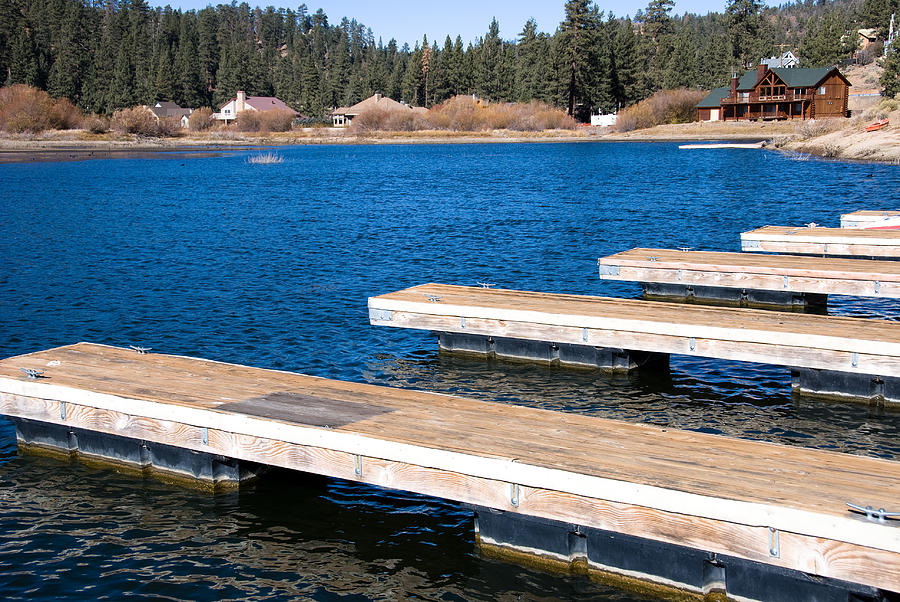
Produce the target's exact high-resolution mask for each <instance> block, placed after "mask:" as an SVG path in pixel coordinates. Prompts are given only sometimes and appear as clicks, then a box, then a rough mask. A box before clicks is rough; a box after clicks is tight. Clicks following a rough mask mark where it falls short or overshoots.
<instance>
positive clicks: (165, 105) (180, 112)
mask: <svg viewBox="0 0 900 602" xmlns="http://www.w3.org/2000/svg"><path fill="white" fill-rule="evenodd" d="M147 110H148V111H150V112H151V113H152V114H153V116H154V117H155V118H156V123H159V122H160V121H161V120H163V119H168V118H170V117H172V118H175V119H177V120H178V122H179V123H180V124H181V127H183V128H186V127H187V126H188V116H189V115H190V114H191V113H193V112H194V109H184V108H182V107H179V106H178V103H174V102H172V101H169V100H161V101H159V102H157V103H156V104H155V105H153V106H149V107H147Z"/></svg>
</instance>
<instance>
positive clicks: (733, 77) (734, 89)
mask: <svg viewBox="0 0 900 602" xmlns="http://www.w3.org/2000/svg"><path fill="white" fill-rule="evenodd" d="M737 85H738V76H737V73H732V74H731V92H730V96H731V98H737Z"/></svg>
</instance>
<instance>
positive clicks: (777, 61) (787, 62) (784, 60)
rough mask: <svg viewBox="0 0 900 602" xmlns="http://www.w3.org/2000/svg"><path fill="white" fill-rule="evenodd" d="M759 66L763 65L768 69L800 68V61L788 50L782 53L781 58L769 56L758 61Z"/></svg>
mask: <svg viewBox="0 0 900 602" xmlns="http://www.w3.org/2000/svg"><path fill="white" fill-rule="evenodd" d="M760 64H762V65H765V66H766V67H768V68H769V69H775V68H776V67H779V68H781V67H787V68H792V67H799V66H800V59H799V58H797V55H795V54H794V53H793V52H791V51H790V50H788V51H787V52H782V53H781V56H770V57H769V58H767V59H763V60H761V61H760Z"/></svg>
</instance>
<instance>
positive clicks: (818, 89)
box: [696, 64, 850, 121]
mask: <svg viewBox="0 0 900 602" xmlns="http://www.w3.org/2000/svg"><path fill="white" fill-rule="evenodd" d="M849 93H850V82H849V81H848V80H847V78H846V77H844V75H843V74H842V73H841V72H840V71H838V69H837V67H816V68H801V67H791V68H774V69H770V68H769V67H768V66H767V65H765V64H761V65H759V66H758V67H757V68H756V70H752V71H748V72H747V73H745V74H744V75H742V76H741V77H738V76H737V75H735V76H734V77H733V78H732V79H731V85H730V86H728V87H726V88H716V89H715V90H713V91H712V92H710V93H709V95H708V96H707V97H706V98H704V99H703V100H701V101H700V102H699V103H697V105H696V109H697V117H698V119H699V120H700V121H742V120H751V119H752V120H773V119H823V118H827V117H849V116H850V111H849V109H848V106H847V102H848V98H849Z"/></svg>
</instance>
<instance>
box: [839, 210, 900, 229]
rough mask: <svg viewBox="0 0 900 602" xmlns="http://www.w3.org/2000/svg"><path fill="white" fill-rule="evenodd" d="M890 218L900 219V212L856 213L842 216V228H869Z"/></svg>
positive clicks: (866, 211) (864, 211)
mask: <svg viewBox="0 0 900 602" xmlns="http://www.w3.org/2000/svg"><path fill="white" fill-rule="evenodd" d="M889 218H894V219H897V218H900V211H869V210H863V211H854V212H853V213H844V214H843V215H841V228H868V227H871V226H877V225H878V222H883V221H885V220H886V219H889Z"/></svg>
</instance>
